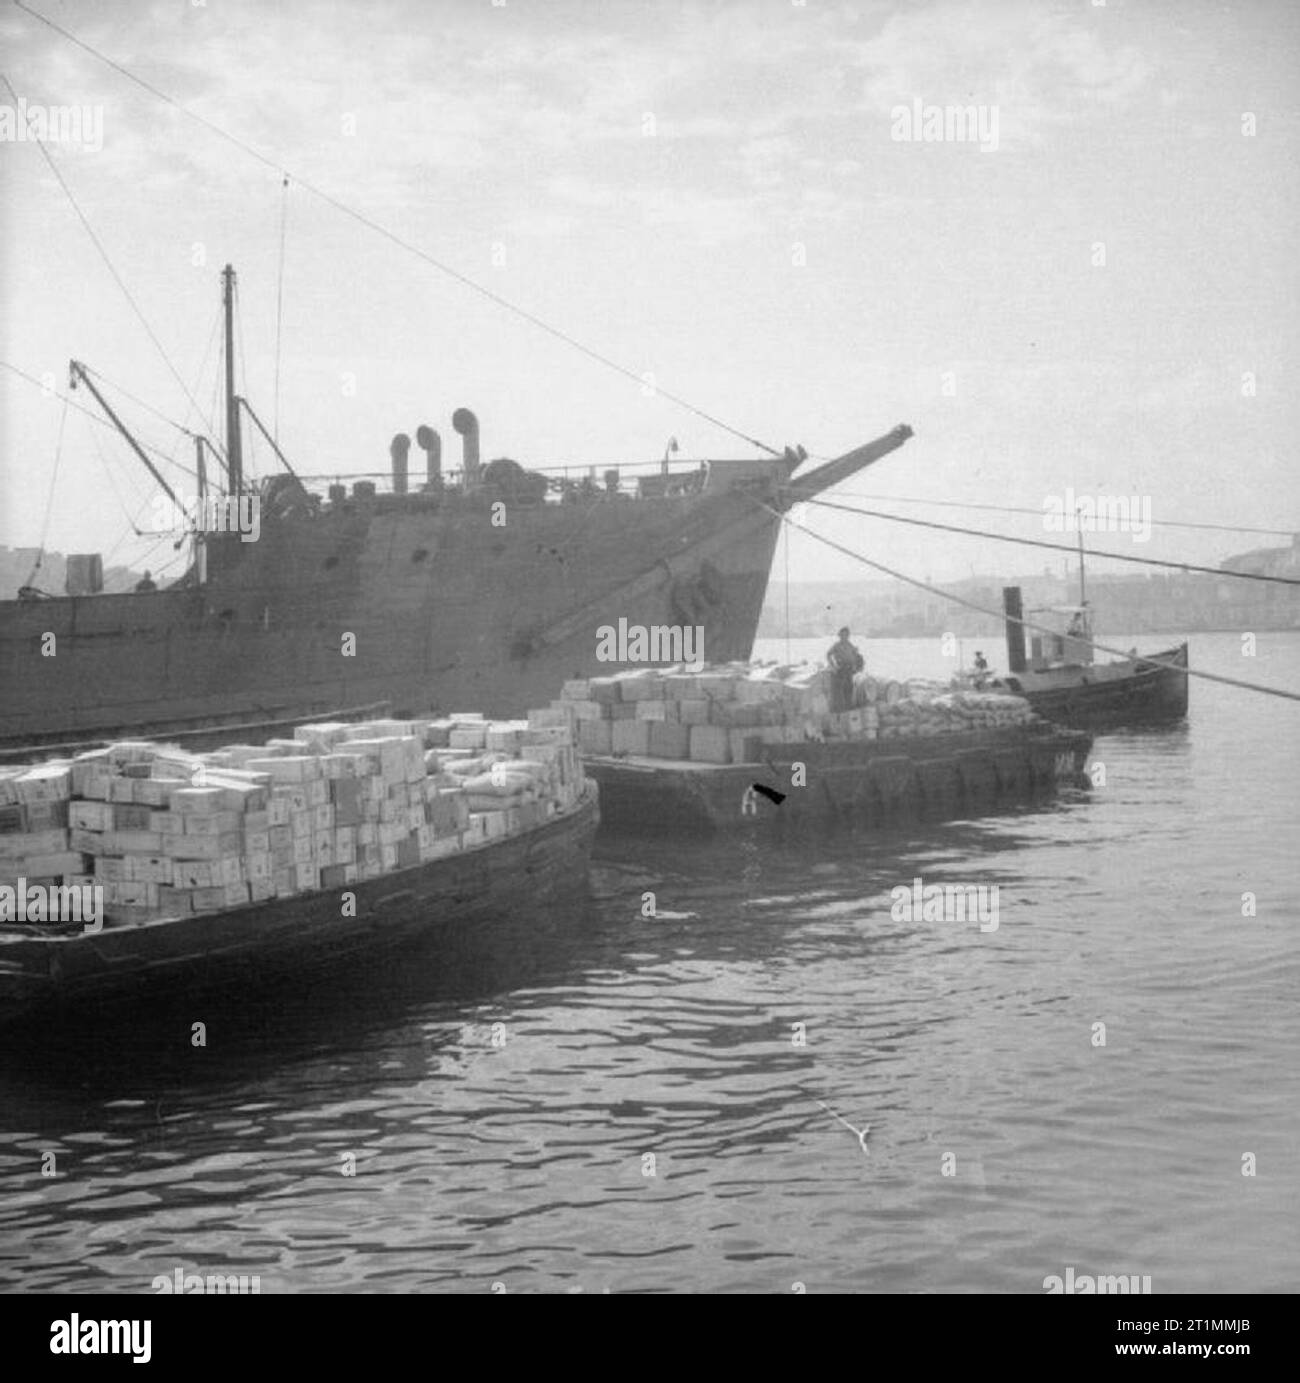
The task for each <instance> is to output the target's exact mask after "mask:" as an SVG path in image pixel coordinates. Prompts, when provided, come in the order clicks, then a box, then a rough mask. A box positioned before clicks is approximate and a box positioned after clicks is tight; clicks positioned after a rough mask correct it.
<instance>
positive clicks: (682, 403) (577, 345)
mask: <svg viewBox="0 0 1300 1383" xmlns="http://www.w3.org/2000/svg"><path fill="white" fill-rule="evenodd" d="M14 4H15V5H17V7H18V8H19V9H20V10H22V11H23V12H24V13H25V14H29V15H31V17H32V18H33V19H35V20H38V21H39V22H40V23H42V24H44V25H45V26H46V28H48V29H52V30H53V31H54V32H55V33H57V34H59V35H60V36H61V37H63V38H65V39H67V40H68V42H69V43H72V44H75V45H76V46H77V47H78V48H80V49H81V50H82V51H83V52H86V53H89V54H90V55H91V57H93V58H95V59H97V60H98V61H99V62H102V63H104V64H105V65H106V66H108V67H111V68H112V69H113V70H114V71H115V72H117V73H119V74H120V75H121V76H123V77H125V78H126V79H127V80H128V81H130V82H133V83H134V84H135V85H136V86H138V87H140V88H141V89H142V90H144V91H147V92H148V93H149V94H150V95H151V96H153V97H155V98H156V99H157V100H159V101H162V102H164V103H165V104H167V105H169V106H171V107H172V108H173V109H174V110H177V111H179V112H180V113H181V114H182V115H185V116H187V117H188V118H189V119H191V120H193V121H195V122H196V123H197V124H200V125H202V126H203V127H204V129H206V130H209V131H211V132H212V133H213V134H215V135H218V136H219V137H220V138H221V139H224V140H225V141H226V142H227V143H229V144H231V145H233V146H234V147H235V148H236V149H239V150H240V151H241V152H242V153H244V154H247V155H248V156H249V157H250V158H253V159H256V160H257V162H258V163H260V164H262V165H263V166H264V167H266V168H270V169H272V170H273V171H274V172H276V173H278V174H280V176H281V177H286V176H289V174H288V170H286V169H285V167H284V166H283V164H281V163H279V162H277V161H276V160H275V159H272V158H269V157H267V155H265V154H263V153H261V152H259V151H258V150H257V149H255V148H254V147H253V146H252V145H251V144H248V143H246V142H245V141H244V140H242V139H240V138H239V137H238V136H237V135H233V134H231V133H230V132H229V131H228V130H225V129H223V128H222V127H221V126H220V125H217V124H215V123H214V122H213V121H211V120H209V119H207V117H206V116H202V115H199V114H198V113H197V112H195V111H192V110H190V109H189V108H188V107H187V106H184V105H182V104H181V103H180V102H179V101H177V100H176V99H175V98H174V97H172V96H169V95H168V94H167V93H166V92H165V91H162V90H160V89H159V88H158V87H156V86H154V85H153V84H152V83H151V82H147V81H145V79H144V78H143V77H139V76H137V75H136V74H135V73H134V72H132V71H131V70H130V69H129V68H127V67H124V66H123V65H122V64H121V63H119V62H116V61H114V59H112V58H110V57H108V56H106V55H105V54H104V53H101V52H100V51H99V50H98V49H97V48H94V47H93V46H92V45H91V44H89V43H87V42H85V40H84V39H80V38H78V37H77V36H76V35H75V34H73V33H70V32H69V31H68V30H67V29H65V28H63V27H62V26H61V25H59V24H56V23H55V22H54V20H52V19H49V18H47V17H46V16H45V15H43V14H41V13H40V11H39V10H34V9H32V7H31V6H30V5H27V4H24V3H23V0H14ZM10 89H11V90H12V88H10ZM15 99H16V98H15ZM292 176H293V180H294V182H295V183H297V184H298V186H300V187H302V188H305V189H306V190H307V191H308V192H310V193H311V194H312V196H314V197H317V198H319V199H320V200H321V201H322V202H324V203H325V204H326V205H327V206H330V207H333V208H334V210H335V211H337V212H340V213H341V214H342V215H344V216H347V217H349V218H350V219H351V220H353V221H355V222H357V224H358V225H361V226H364V227H366V229H368V230H371V231H374V232H375V234H376V235H379V236H382V237H383V238H384V239H385V240H387V241H389V242H390V243H391V244H393V245H396V246H397V247H398V248H399V249H401V250H405V251H406V252H407V253H408V254H411V255H414V256H415V257H416V258H418V259H421V260H423V261H424V262H425V263H426V264H428V265H430V266H431V267H432V268H434V269H437V270H438V272H439V273H442V274H445V275H446V276H447V277H448V278H451V279H454V280H455V281H456V282H457V283H459V284H461V285H462V286H463V287H465V288H469V289H471V290H472V291H473V292H475V293H478V294H479V295H480V296H481V297H484V298H486V299H487V300H488V301H489V302H492V303H495V304H496V305H497V306H498V307H500V308H503V309H504V310H505V311H507V312H510V313H512V314H513V315H514V316H516V317H518V318H520V319H522V320H523V321H525V322H528V323H529V324H531V325H532V326H534V327H537V328H538V329H539V330H540V331H544V332H546V334H547V335H548V336H552V337H554V338H555V339H556V340H558V341H562V342H564V343H565V344H566V345H568V346H571V347H572V348H573V349H574V350H576V351H579V352H580V353H581V354H583V355H585V356H587V357H588V358H589V359H591V360H594V361H596V362H597V363H599V364H601V365H604V366H605V367H606V368H607V369H610V370H613V371H614V372H615V373H617V374H620V375H622V376H623V377H624V378H625V379H630V380H631V381H632V382H633V383H634V384H637V385H641V386H644V385H645V378H644V376H643V375H641V374H638V373H637V372H636V371H635V370H633V369H631V368H630V367H628V366H626V365H621V364H619V362H618V361H616V360H614V359H612V358H611V357H610V356H607V355H605V354H604V353H603V352H601V351H598V350H596V349H595V348H594V347H592V346H588V345H585V344H584V343H583V342H582V341H579V340H578V339H577V338H576V337H574V336H571V335H570V334H569V333H568V332H566V331H564V330H562V329H561V328H560V327H556V326H552V325H551V324H550V323H549V322H547V321H545V320H543V319H542V318H541V317H539V316H537V315H536V313H533V312H530V311H528V309H527V308H524V307H520V306H519V305H518V304H517V303H513V302H511V301H510V299H508V298H504V297H502V296H501V294H499V293H495V292H493V291H492V289H490V288H486V287H485V286H484V285H483V284H481V283H479V282H477V281H476V280H475V279H472V278H470V277H469V276H468V275H467V274H462V273H461V272H460V271H459V270H458V269H453V268H452V267H451V265H450V264H447V263H444V262H443V261H442V260H440V259H436V258H435V257H434V256H433V255H431V254H430V253H429V252H428V251H427V250H422V249H421V248H420V247H419V246H418V245H414V244H412V243H411V242H410V241H409V240H404V239H403V238H402V237H401V236H400V235H398V234H397V233H396V232H395V231H392V230H390V229H389V228H388V227H387V226H384V225H382V224H381V223H380V222H378V221H375V220H373V219H372V218H371V217H369V216H367V215H366V214H365V213H364V212H363V211H360V210H358V209H357V208H356V207H353V206H350V205H349V204H348V203H347V202H344V201H341V200H340V199H339V198H337V197H335V196H333V195H332V194H331V193H329V192H326V191H325V190H324V189H323V188H321V187H318V186H317V185H316V184H315V183H312V182H309V181H308V180H307V179H306V178H304V177H302V176H301V174H299V173H294V174H293V175H292ZM654 392H655V394H657V395H658V396H659V397H661V398H665V399H668V400H669V402H671V403H675V404H677V405H678V407H680V408H684V409H686V410H687V411H688V412H690V413H694V414H695V416H696V417H698V418H703V419H704V420H705V422H708V423H711V424H713V426H715V427H719V428H722V429H723V430H724V431H725V432H729V433H731V435H732V436H733V437H739V438H740V439H741V441H744V442H748V443H749V444H750V446H754V447H757V448H758V449H759V450H760V451H765V452H768V453H769V454H770V455H772V456H780V455H782V452H781V451H780V450H779V449H778V448H776V447H773V446H769V445H768V444H767V443H766V442H760V441H759V440H758V438H756V437H751V436H749V434H748V433H746V432H742V431H741V430H740V429H739V428H737V427H733V426H732V425H731V424H730V423H727V422H724V421H723V420H722V419H721V418H719V417H717V416H716V415H715V414H712V413H709V412H707V411H706V410H705V409H703V408H700V407H699V406H698V405H696V404H693V403H691V402H690V401H689V400H688V399H685V398H683V397H682V396H681V395H680V394H675V393H672V392H670V391H669V390H667V389H661V388H659V387H658V386H657V385H656V386H655V388H654Z"/></svg>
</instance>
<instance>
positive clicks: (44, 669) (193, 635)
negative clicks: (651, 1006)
mask: <svg viewBox="0 0 1300 1383" xmlns="http://www.w3.org/2000/svg"><path fill="white" fill-rule="evenodd" d="M234 278H235V276H234V271H233V269H231V268H230V267H229V266H227V267H226V269H225V271H224V273H223V280H224V294H223V297H224V309H225V342H226V345H225V404H226V406H225V439H224V448H219V447H218V446H217V445H216V444H215V443H214V442H210V441H208V440H207V439H205V438H196V439H195V441H196V447H197V457H196V460H197V468H196V469H197V474H198V477H199V499H200V500H206V498H207V497H206V496H205V493H204V480H203V477H204V473H205V469H206V470H210V471H213V472H215V471H216V470H217V463H219V465H220V468H221V480H222V490H223V494H222V495H221V497H220V498H219V499H218V500H216V506H217V508H218V510H219V511H220V512H222V513H224V514H226V515H229V514H231V513H232V512H234V509H233V507H232V506H235V505H251V504H256V506H257V508H258V513H259V516H260V524H259V526H258V533H257V536H256V540H255V541H249V538H250V534H249V532H248V531H232V530H233V529H234V525H233V524H232V525H231V526H230V528H229V529H227V530H225V531H216V530H215V528H214V527H213V526H211V525H209V526H208V527H207V528H203V529H201V527H200V525H199V524H197V523H194V524H192V525H191V527H192V531H191V532H189V533H188V535H187V534H186V533H184V532H181V533H179V534H178V537H180V538H182V539H184V538H186V537H187V536H188V538H189V539H190V540H191V542H192V545H193V546H192V553H193V556H192V560H191V561H190V563H189V566H188V569H187V570H186V571H185V573H184V575H182V576H181V577H180V579H179V580H177V581H175V582H173V583H172V584H170V585H165V586H160V587H159V588H157V589H152V588H149V587H146V588H144V589H137V590H136V591H133V592H130V593H123V594H107V593H104V592H103V590H102V584H103V581H102V562H101V561H100V560H99V559H98V557H97V556H96V555H95V554H82V555H80V556H75V557H73V558H71V559H70V560H69V563H68V573H69V579H68V584H67V589H66V590H65V591H61V592H43V591H40V590H38V589H35V588H33V587H25V588H24V589H23V591H22V592H20V598H19V599H17V600H8V601H0V755H3V752H4V750H5V748H6V747H9V748H11V749H13V750H21V751H23V752H27V751H30V750H31V749H32V748H33V747H36V746H45V747H47V748H50V749H55V750H67V749H69V748H72V747H74V746H77V745H79V744H84V743H87V742H96V741H98V742H102V741H104V740H107V739H112V738H120V737H137V736H158V735H164V736H168V737H174V736H176V735H184V734H190V733H194V732H196V731H200V730H203V729H205V728H209V727H224V728H226V729H228V730H229V731H231V732H232V733H234V734H235V735H238V734H240V733H242V732H243V731H244V727H245V726H247V725H251V724H268V723H275V722H283V723H286V724H288V723H292V721H294V720H295V719H296V720H301V719H304V718H310V717H312V716H318V715H320V714H322V713H329V712H334V711H337V710H338V709H339V708H360V707H373V706H376V705H378V704H383V703H386V704H387V706H388V707H389V708H391V710H392V712H393V713H394V714H397V715H405V714H410V715H419V714H424V713H427V712H433V711H438V710H449V709H454V708H456V707H458V706H465V705H471V706H478V707H480V708H481V709H482V710H483V711H484V712H485V713H487V714H489V715H497V716H506V715H519V714H522V713H523V712H524V711H525V710H526V709H527V707H528V706H530V705H535V704H538V703H539V702H540V701H542V700H544V699H545V698H546V697H547V696H549V695H550V694H551V692H552V689H553V688H554V687H555V686H557V685H558V684H559V683H560V682H561V681H563V680H564V679H565V678H567V677H574V676H582V675H587V674H594V673H596V672H598V671H600V670H601V669H600V667H599V666H598V664H597V657H596V654H597V647H598V634H597V631H598V630H599V629H600V628H601V627H602V626H604V625H613V624H616V623H617V622H618V620H619V619H620V618H626V619H627V620H628V621H629V622H630V623H636V624H641V625H645V626H651V625H681V626H693V627H697V628H702V629H703V631H704V635H703V637H704V640H705V642H706V646H707V649H708V656H709V657H710V658H711V659H733V658H748V657H749V655H750V652H751V648H752V645H753V640H754V634H755V631H756V628H757V625H758V618H759V614H760V611H761V610H762V606H763V599H764V595H765V593H766V590H767V582H768V573H769V569H770V566H771V561H772V556H773V553H774V551H775V547H776V541H777V535H778V532H779V529H780V526H781V518H780V517H779V515H781V514H783V513H784V512H785V511H787V510H788V509H789V508H790V507H791V505H793V504H796V503H799V502H800V501H802V500H805V499H810V498H812V497H814V496H815V495H817V494H820V493H821V492H822V491H823V490H825V489H826V488H827V487H829V486H831V485H835V484H837V483H839V482H840V481H841V480H845V479H847V478H848V477H850V476H852V475H854V474H856V473H857V472H858V471H860V470H862V469H863V468H865V467H867V466H869V465H871V464H872V463H873V462H874V461H876V460H878V459H879V458H880V457H882V456H885V455H887V454H888V453H890V452H892V451H894V450H895V449H896V448H897V447H899V446H901V445H902V444H903V443H904V442H905V441H906V440H907V439H908V438H909V437H910V436H911V435H912V430H911V428H909V427H907V426H906V425H905V424H900V425H899V426H898V427H895V428H894V429H892V431H890V432H888V433H886V434H884V435H883V436H881V437H879V438H877V439H876V440H875V441H873V442H869V443H867V444H866V445H864V446H861V447H858V448H856V449H855V450H853V451H850V452H848V453H846V454H845V455H843V456H840V457H839V458H838V459H836V460H832V461H829V462H827V463H825V464H823V465H820V466H818V467H815V468H813V469H811V470H808V471H805V472H803V473H801V474H796V472H797V471H798V470H799V468H800V466H801V465H802V464H803V462H804V460H805V459H806V453H805V452H804V451H803V449H802V448H798V449H794V448H788V447H787V448H786V449H785V451H784V452H783V453H777V452H776V451H775V450H774V449H771V448H768V449H767V450H769V451H770V452H771V454H770V455H767V456H758V457H753V458H748V459H739V460H726V459H723V460H706V461H703V462H700V461H698V460H697V461H694V462H691V463H680V462H674V463H672V467H670V463H669V461H668V459H667V458H666V457H665V459H664V460H663V461H662V462H660V461H657V460H656V461H651V462H649V463H647V464H646V465H643V466H640V467H639V468H638V466H637V464H636V463H634V464H633V466H632V467H610V468H608V469H605V470H603V472H602V474H601V475H600V476H599V477H597V474H596V468H595V467H586V466H584V467H582V468H580V469H575V468H568V469H564V470H560V471H558V472H547V471H543V470H525V469H524V468H523V467H522V466H521V465H520V464H519V463H518V462H516V461H514V460H512V459H510V458H508V457H499V458H497V459H495V460H491V461H488V462H486V463H485V464H484V463H481V462H480V454H479V423H478V419H477V418H476V417H475V416H474V414H473V413H472V412H471V411H470V410H469V409H467V408H458V409H456V410H455V411H454V413H453V414H452V416H451V426H452V428H453V429H454V430H455V431H456V432H457V433H458V434H459V435H460V437H461V440H462V446H463V457H462V461H461V466H460V469H459V471H449V472H446V473H444V471H443V468H442V442H441V438H440V436H439V434H438V432H437V431H436V430H435V429H434V428H432V427H429V426H427V425H422V426H420V427H418V428H416V429H415V430H414V431H415V439H416V441H417V443H418V445H419V447H420V449H421V450H423V452H424V453H425V457H426V465H425V473H424V475H422V476H412V475H411V474H409V473H408V464H407V463H408V454H409V452H410V447H411V438H410V436H409V435H407V434H406V433H399V434H398V435H397V436H395V437H394V438H393V440H392V444H391V447H390V455H391V462H392V464H391V477H388V476H378V477H375V476H371V477H369V478H365V479H353V483H352V484H351V486H350V487H349V486H348V485H347V484H345V483H344V481H343V478H342V476H341V475H339V474H335V475H333V476H331V475H320V476H305V475H299V474H298V473H296V472H295V471H294V470H293V469H292V468H291V467H290V466H289V463H288V461H286V460H285V458H284V457H283V455H281V453H280V451H279V448H278V447H277V446H276V445H275V442H274V440H273V438H272V437H271V435H270V433H269V432H268V431H267V430H266V429H265V428H264V427H263V426H262V424H261V423H260V421H259V420H258V418H257V415H256V413H255V412H254V411H253V409H252V408H251V406H250V405H249V404H248V402H247V400H246V399H244V398H242V397H241V396H238V395H236V393H235V391H234V378H235V375H234V368H233V363H232V362H233V350H234V329H233V320H232V319H233V302H234ZM72 374H73V384H74V386H76V387H79V388H80V387H82V386H84V388H85V390H86V392H87V393H88V394H90V395H91V396H92V397H93V398H94V399H95V401H96V403H97V404H98V405H99V406H100V407H101V408H102V409H103V410H104V412H105V414H106V415H107V417H108V420H109V422H110V423H111V424H112V425H113V426H114V427H115V428H116V429H117V430H118V431H119V432H120V433H121V435H122V436H123V438H124V439H125V440H126V442H127V443H128V445H129V446H130V447H131V448H132V450H133V452H134V453H135V455H136V457H137V458H138V459H139V460H140V461H141V462H142V463H143V464H144V465H145V466H146V467H148V469H149V470H150V472H151V474H152V476H153V479H154V482H155V483H156V484H157V485H158V487H159V489H158V495H159V497H160V498H161V497H162V496H164V495H172V492H171V490H170V489H169V488H168V486H167V483H166V480H165V479H164V477H163V476H162V475H161V474H159V472H158V471H157V470H156V469H155V468H154V466H153V464H152V463H151V462H150V460H149V458H148V456H147V455H146V452H145V450H144V449H143V448H142V447H141V446H140V445H139V444H138V443H137V442H136V441H135V439H134V438H133V437H132V436H131V434H130V432H129V431H128V429H127V427H126V425H125V424H124V423H123V422H122V421H121V419H120V418H119V417H118V416H117V414H116V413H115V412H114V411H113V409H112V407H111V405H110V403H109V402H108V400H107V399H106V398H105V397H104V395H103V392H102V390H101V388H100V387H99V385H102V384H103V383H104V381H102V380H100V381H99V384H97V383H96V381H95V378H94V372H93V371H91V370H89V369H87V368H86V367H84V366H81V365H79V364H77V363H76V362H74V364H73V370H72ZM244 415H247V418H248V419H249V420H251V422H252V423H253V424H254V425H256V426H257V428H258V429H259V432H260V433H261V435H262V436H263V437H264V438H265V440H266V441H267V443H268V444H269V445H270V447H271V449H272V450H273V451H274V453H275V454H276V456H277V458H278V460H279V461H280V462H281V463H282V464H283V465H284V467H285V473H284V474H276V475H272V476H270V477H268V478H266V479H264V480H263V481H262V482H261V483H260V485H259V484H257V483H255V482H253V481H251V480H250V478H249V477H248V476H247V475H246V474H245V471H244V467H243V461H242V448H241V425H242V419H243V417H244ZM223 453H224V454H223ZM350 478H351V477H350ZM388 480H390V483H389V484H388V485H387V491H388V492H387V493H382V492H381V490H380V487H381V486H382V485H384V484H385V481H388ZM215 489H216V487H215V486H214V487H213V491H214V492H215ZM175 498H176V497H175V496H173V499H175ZM200 508H201V506H196V510H197V509H200ZM203 512H207V511H206V510H203ZM178 545H179V544H178ZM51 649H56V650H57V656H49V653H50V650H51Z"/></svg>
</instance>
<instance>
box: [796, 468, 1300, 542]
mask: <svg viewBox="0 0 1300 1383" xmlns="http://www.w3.org/2000/svg"><path fill="white" fill-rule="evenodd" d="M831 459H833V458H830V457H822V456H810V457H809V460H813V461H825V460H831ZM839 493H840V494H841V495H843V496H844V497H845V498H846V499H869V500H874V501H875V502H876V503H877V504H882V503H883V504H932V505H936V506H941V507H943V508H946V509H988V510H990V511H992V512H995V513H999V514H1033V515H1034V517H1035V518H1039V519H1041V518H1042V517H1043V510H1041V509H1031V508H1029V507H1028V506H1027V505H1023V504H976V503H974V502H973V501H971V500H962V499H922V498H921V497H920V496H919V495H873V494H864V493H863V492H862V491H861V490H841V491H840V492H839ZM1149 522H1150V524H1151V526H1152V528H1196V529H1204V530H1206V531H1208V532H1212V533H1259V534H1262V535H1263V536H1265V537H1272V538H1289V537H1290V536H1291V534H1292V533H1293V532H1294V531H1295V530H1294V529H1290V528H1252V527H1250V526H1249V525H1247V524H1232V523H1193V522H1191V520H1189V519H1151V520H1149Z"/></svg>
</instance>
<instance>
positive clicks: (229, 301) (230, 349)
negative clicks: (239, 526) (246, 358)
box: [221, 264, 244, 495]
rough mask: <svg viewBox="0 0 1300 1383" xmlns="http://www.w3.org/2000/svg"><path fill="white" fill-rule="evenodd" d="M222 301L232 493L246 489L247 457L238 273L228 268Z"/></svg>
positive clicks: (227, 434)
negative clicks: (239, 390)
mask: <svg viewBox="0 0 1300 1383" xmlns="http://www.w3.org/2000/svg"><path fill="white" fill-rule="evenodd" d="M221 285H222V294H221V301H222V306H223V308H224V311H225V316H226V470H227V473H228V474H229V477H230V482H229V483H230V493H231V494H232V495H237V494H239V492H240V491H241V490H242V489H243V488H244V462H243V453H242V451H241V449H240V444H239V400H238V398H237V397H236V395H235V270H234V268H233V267H232V266H231V265H229V264H227V265H226V267H225V268H224V269H223V270H222V271H221Z"/></svg>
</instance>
